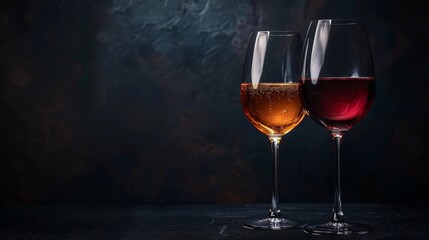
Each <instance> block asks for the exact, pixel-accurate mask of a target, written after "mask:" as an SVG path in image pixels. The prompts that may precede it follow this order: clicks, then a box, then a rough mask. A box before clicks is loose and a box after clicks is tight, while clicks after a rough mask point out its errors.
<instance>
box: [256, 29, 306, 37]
mask: <svg viewBox="0 0 429 240" xmlns="http://www.w3.org/2000/svg"><path fill="white" fill-rule="evenodd" d="M258 33H260V34H261V33H262V34H267V35H268V36H273V37H292V36H297V35H299V32H294V31H279V30H274V31H271V30H262V31H255V32H252V34H258Z"/></svg>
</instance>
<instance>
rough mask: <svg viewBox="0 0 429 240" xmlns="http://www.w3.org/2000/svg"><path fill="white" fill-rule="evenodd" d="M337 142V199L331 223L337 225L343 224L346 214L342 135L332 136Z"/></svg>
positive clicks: (334, 134) (335, 134)
mask: <svg viewBox="0 0 429 240" xmlns="http://www.w3.org/2000/svg"><path fill="white" fill-rule="evenodd" d="M332 136H333V138H334V140H335V149H336V153H335V197H334V209H333V211H332V218H331V222H333V223H337V222H342V221H343V217H344V213H343V209H342V203H341V167H340V147H341V138H342V134H341V133H333V134H332Z"/></svg>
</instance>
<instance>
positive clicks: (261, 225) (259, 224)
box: [243, 218, 299, 230]
mask: <svg viewBox="0 0 429 240" xmlns="http://www.w3.org/2000/svg"><path fill="white" fill-rule="evenodd" d="M298 226H299V224H298V223H296V222H294V221H291V220H287V219H284V218H264V219H260V220H254V221H250V222H246V223H243V227H245V228H247V229H260V230H282V229H292V228H296V227H298Z"/></svg>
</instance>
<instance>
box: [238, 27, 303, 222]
mask: <svg viewBox="0 0 429 240" xmlns="http://www.w3.org/2000/svg"><path fill="white" fill-rule="evenodd" d="M301 52H302V39H301V36H300V35H299V33H296V32H279V31H259V32H255V33H252V34H251V35H250V39H249V43H248V45H247V52H246V57H245V60H244V66H243V75H242V78H243V79H242V83H241V86H240V99H241V105H242V107H243V112H244V114H245V115H246V117H247V118H248V119H249V121H250V122H251V123H252V124H253V126H254V127H255V128H256V129H258V130H259V131H260V132H261V133H263V134H265V135H266V136H267V137H268V139H269V141H270V143H271V150H272V159H273V163H272V166H273V173H272V195H271V209H270V210H269V212H268V216H267V217H265V218H262V219H257V220H254V221H250V222H246V223H244V224H243V226H244V227H245V228H249V229H266V230H281V229H288V228H293V227H296V226H298V224H297V223H296V222H294V221H291V220H287V219H285V218H283V215H282V212H281V210H280V206H279V193H278V185H277V166H278V151H279V145H280V140H281V139H282V137H283V136H284V135H285V134H287V133H288V132H290V131H291V130H292V129H294V128H295V127H296V126H297V125H298V124H299V123H300V122H301V120H302V119H303V118H304V116H305V110H304V108H303V106H302V103H301V94H302V93H301V91H302V83H301V81H300V78H299V75H300V73H299V64H300V57H301Z"/></svg>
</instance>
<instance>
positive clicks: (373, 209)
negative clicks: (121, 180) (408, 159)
mask: <svg viewBox="0 0 429 240" xmlns="http://www.w3.org/2000/svg"><path fill="white" fill-rule="evenodd" d="M267 210H268V206H266V205H241V206H238V205H237V206H231V205H167V206H160V205H142V206H133V207H118V206H114V207H107V206H103V207H100V206H97V207H94V206H92V207H87V206H86V207H82V206H73V207H70V206H69V207H64V206H62V207H59V206H43V207H13V208H2V209H0V239H69V240H72V239H159V240H163V239H261V240H262V239H264V240H270V239H288V240H291V239H292V240H300V239H385V240H396V239H425V240H426V239H429V209H428V208H424V207H405V206H395V205H353V204H351V205H345V213H346V218H347V219H348V220H351V221H354V222H360V223H366V224H369V225H371V226H372V227H373V231H372V232H370V233H369V234H366V235H359V236H345V237H344V236H343V237H323V236H313V235H309V234H306V233H304V232H302V231H301V230H299V229H296V230H283V231H264V230H248V229H244V228H243V227H242V226H241V224H242V223H243V222H244V221H246V220H251V219H255V218H259V217H263V216H266V214H267ZM282 210H283V213H284V215H285V217H286V218H290V219H293V220H295V221H298V222H300V223H302V224H306V223H315V222H324V221H326V220H328V218H329V211H330V206H329V205H325V204H283V205H282Z"/></svg>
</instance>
